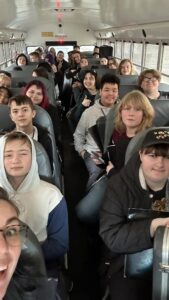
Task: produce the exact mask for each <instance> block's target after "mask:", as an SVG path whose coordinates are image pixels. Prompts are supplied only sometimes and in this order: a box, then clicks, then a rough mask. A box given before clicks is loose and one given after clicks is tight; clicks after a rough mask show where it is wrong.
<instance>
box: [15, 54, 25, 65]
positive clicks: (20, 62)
mask: <svg viewBox="0 0 169 300" xmlns="http://www.w3.org/2000/svg"><path fill="white" fill-rule="evenodd" d="M17 63H18V66H25V65H26V58H25V57H24V56H20V57H19V58H18V62H17Z"/></svg>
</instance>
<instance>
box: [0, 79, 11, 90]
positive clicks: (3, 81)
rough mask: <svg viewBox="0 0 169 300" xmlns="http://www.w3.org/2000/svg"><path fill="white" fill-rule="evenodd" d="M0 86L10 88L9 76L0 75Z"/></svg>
mask: <svg viewBox="0 0 169 300" xmlns="http://www.w3.org/2000/svg"><path fill="white" fill-rule="evenodd" d="M0 86H4V87H6V88H10V87H11V78H9V77H7V76H5V77H3V76H2V77H1V76H0Z"/></svg>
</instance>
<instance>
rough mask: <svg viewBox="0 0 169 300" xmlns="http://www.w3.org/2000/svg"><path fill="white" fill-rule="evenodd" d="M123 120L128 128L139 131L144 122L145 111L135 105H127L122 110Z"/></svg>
mask: <svg viewBox="0 0 169 300" xmlns="http://www.w3.org/2000/svg"><path fill="white" fill-rule="evenodd" d="M121 118H122V121H123V123H124V125H125V126H126V128H128V129H129V128H132V129H134V128H135V129H137V128H138V126H139V125H140V124H141V122H142V120H143V111H142V109H140V108H136V107H134V106H133V105H126V106H124V107H123V108H122V111H121Z"/></svg>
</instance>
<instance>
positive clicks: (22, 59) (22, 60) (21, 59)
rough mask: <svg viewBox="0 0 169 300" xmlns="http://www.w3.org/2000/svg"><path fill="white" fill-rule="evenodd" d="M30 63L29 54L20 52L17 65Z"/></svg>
mask: <svg viewBox="0 0 169 300" xmlns="http://www.w3.org/2000/svg"><path fill="white" fill-rule="evenodd" d="M28 64H29V61H28V58H27V56H26V55H25V54H24V53H20V54H19V55H18V56H17V58H16V65H17V66H20V67H22V66H25V65H28Z"/></svg>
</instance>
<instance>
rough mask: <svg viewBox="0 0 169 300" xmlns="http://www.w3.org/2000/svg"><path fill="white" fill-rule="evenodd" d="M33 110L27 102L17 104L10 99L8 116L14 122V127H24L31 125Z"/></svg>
mask: <svg viewBox="0 0 169 300" xmlns="http://www.w3.org/2000/svg"><path fill="white" fill-rule="evenodd" d="M35 114H36V112H35V110H32V108H31V107H30V106H29V104H21V105H17V104H16V102H15V101H12V103H11V106H10V116H11V119H12V121H13V122H14V123H15V124H16V128H17V129H19V128H26V127H28V126H30V125H32V121H33V118H34V117H35Z"/></svg>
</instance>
